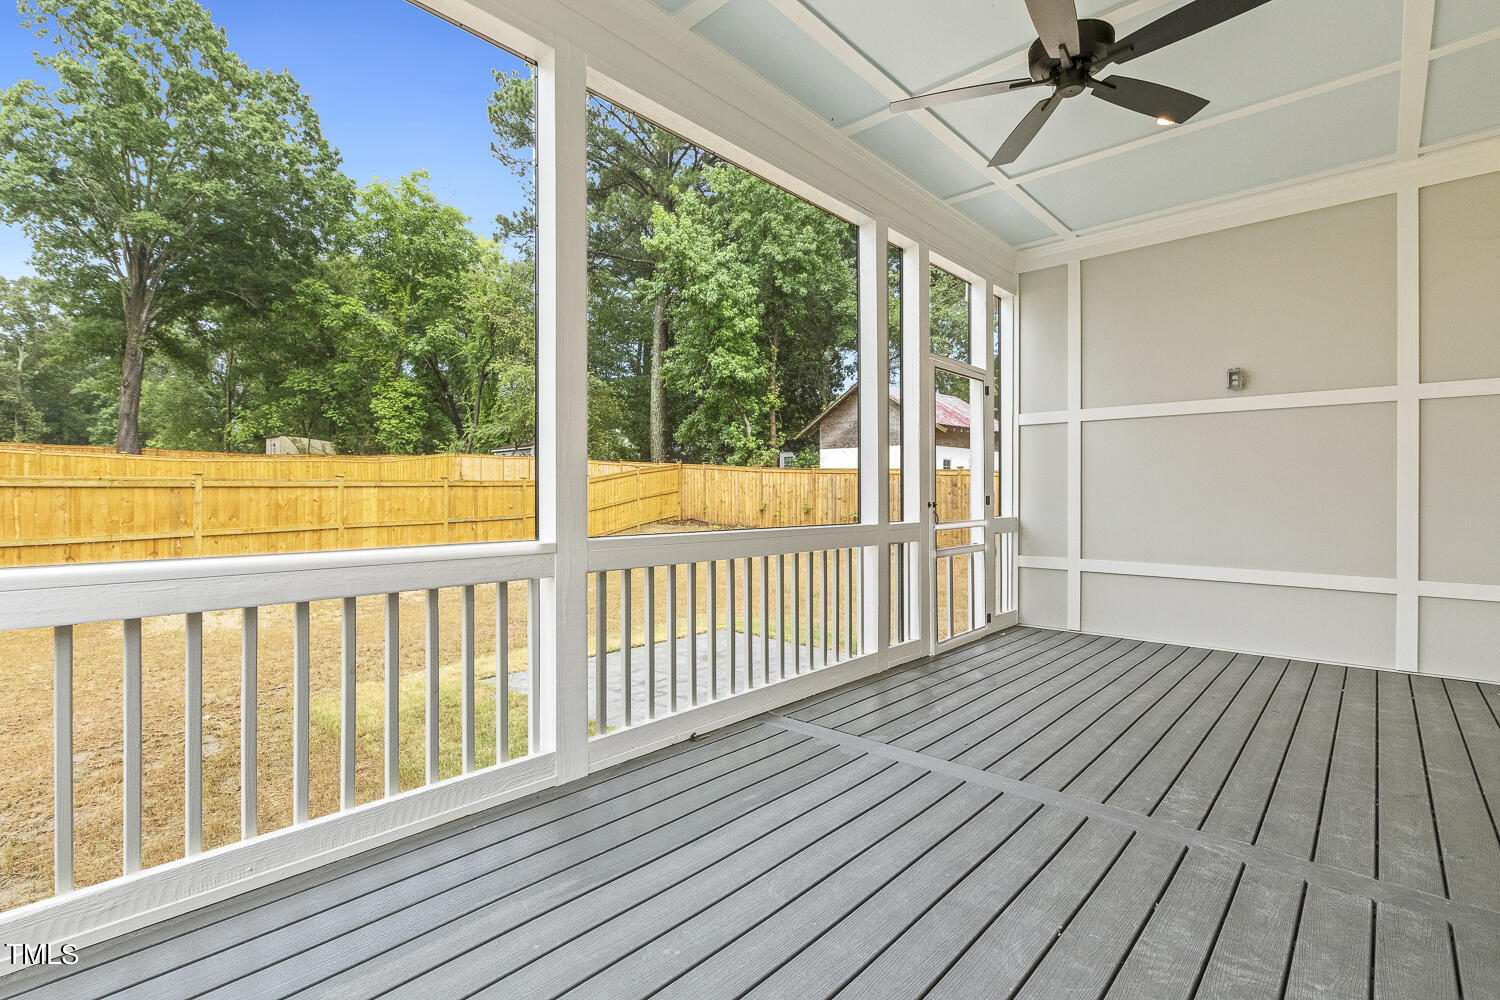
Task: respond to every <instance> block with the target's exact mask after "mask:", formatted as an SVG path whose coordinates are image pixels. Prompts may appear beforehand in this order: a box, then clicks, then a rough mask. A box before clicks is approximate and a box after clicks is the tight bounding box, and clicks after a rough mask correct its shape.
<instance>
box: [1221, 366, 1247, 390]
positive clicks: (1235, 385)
mask: <svg viewBox="0 0 1500 1000" xmlns="http://www.w3.org/2000/svg"><path fill="white" fill-rule="evenodd" d="M1248 381H1249V380H1248V379H1247V378H1246V377H1245V369H1243V368H1231V369H1229V370H1228V371H1227V372H1225V373H1224V388H1226V389H1233V390H1235V391H1238V390H1240V389H1243V388H1245V385H1246V383H1247V382H1248Z"/></svg>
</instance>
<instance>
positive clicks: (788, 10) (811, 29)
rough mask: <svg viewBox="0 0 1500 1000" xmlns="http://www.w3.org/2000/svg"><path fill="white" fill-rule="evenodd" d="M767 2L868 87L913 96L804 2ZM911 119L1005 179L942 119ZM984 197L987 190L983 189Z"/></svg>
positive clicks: (1030, 204) (1030, 208)
mask: <svg viewBox="0 0 1500 1000" xmlns="http://www.w3.org/2000/svg"><path fill="white" fill-rule="evenodd" d="M767 2H768V3H769V4H770V5H771V6H772V7H773V8H775V9H776V11H778V12H779V13H780V14H781V15H782V16H783V17H785V18H786V19H787V20H789V21H791V22H792V23H793V24H795V25H796V26H797V27H798V28H800V29H801V30H802V31H803V33H805V34H806V35H807V36H808V37H809V38H811V39H812V40H813V41H814V42H816V43H817V44H818V45H819V46H820V47H821V48H822V49H823V50H824V51H825V52H827V53H828V54H829V55H831V56H833V58H835V59H837V60H838V61H839V62H840V63H842V64H843V65H844V66H845V67H847V68H848V69H849V70H850V71H852V72H853V73H855V74H856V75H857V76H858V77H859V78H860V79H861V80H863V81H865V82H866V83H868V84H869V85H870V86H871V87H873V88H874V89H875V90H876V91H878V92H879V93H880V95H881V96H883V97H885V98H886V99H887V100H891V101H896V100H900V99H901V98H903V97H910V96H911V93H910V92H909V91H908V90H907V89H906V88H905V87H903V86H902V85H901V84H900V83H899V82H897V81H896V79H895V78H894V77H892V76H891V75H890V74H889V73H887V72H886V71H885V70H883V69H881V68H880V67H879V66H878V65H876V64H875V62H874V61H873V60H871V59H870V58H869V57H868V56H866V55H865V54H864V53H863V52H861V51H860V50H859V49H857V48H855V47H854V46H853V45H852V44H851V43H850V42H849V40H848V39H847V38H845V37H844V36H843V35H841V34H839V33H838V32H837V31H835V30H834V29H833V27H832V26H830V25H829V24H828V22H827V21H824V20H823V19H822V18H821V17H819V16H818V15H817V14H816V13H814V12H813V11H812V10H811V9H809V8H808V7H807V5H806V4H805V3H803V2H802V0H767ZM910 117H911V118H912V120H914V121H916V122H917V123H918V124H920V125H921V126H922V127H923V128H925V129H926V130H927V131H928V132H930V133H931V134H932V135H933V136H934V137H935V138H936V139H937V140H938V141H939V142H941V143H942V144H943V145H944V146H946V147H947V148H948V149H950V150H952V151H953V152H954V153H956V154H958V155H959V156H960V157H961V158H962V159H963V160H964V162H966V163H968V164H969V165H970V166H973V167H976V168H977V169H978V170H980V171H981V172H983V173H986V174H991V173H992V174H994V175H996V176H997V177H999V178H1001V179H1004V175H1003V174H1000V172H999V171H997V170H993V168H991V167H990V166H989V163H988V161H987V160H986V158H985V157H984V156H983V155H981V154H980V153H978V152H976V151H975V150H974V148H973V147H972V146H970V145H969V144H968V143H967V142H965V141H964V139H963V137H962V136H960V135H959V134H958V133H957V132H954V131H953V130H952V129H951V128H949V127H948V125H947V124H946V123H945V122H944V121H943V120H942V119H941V118H938V117H937V116H936V115H934V114H933V113H932V112H931V111H930V110H923V111H920V112H917V113H915V114H912V115H911V116H910ZM980 193H984V190H983V189H981V190H980ZM1006 193H1007V194H1009V195H1010V196H1011V197H1012V198H1013V199H1014V200H1015V201H1016V202H1018V203H1019V204H1020V205H1021V207H1023V208H1025V209H1026V211H1027V212H1029V213H1031V215H1032V216H1034V217H1035V218H1036V219H1037V220H1038V221H1039V222H1041V223H1042V224H1043V225H1044V226H1046V227H1047V228H1048V229H1050V230H1052V232H1053V233H1055V234H1056V235H1058V236H1066V235H1069V233H1070V230H1069V229H1068V227H1067V226H1065V225H1063V223H1062V220H1060V219H1058V218H1057V217H1056V216H1055V215H1053V214H1052V213H1051V212H1049V211H1047V209H1046V208H1044V207H1043V206H1042V205H1041V204H1040V203H1039V202H1037V201H1036V200H1035V199H1034V198H1032V197H1031V196H1030V195H1028V194H1027V193H1026V192H1024V191H1021V190H1017V189H1014V188H1007V189H1006Z"/></svg>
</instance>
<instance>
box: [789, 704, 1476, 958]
mask: <svg viewBox="0 0 1500 1000" xmlns="http://www.w3.org/2000/svg"><path fill="white" fill-rule="evenodd" d="M767 724H768V725H774V726H777V727H779V728H782V729H787V730H790V731H793V732H797V733H801V734H803V735H806V736H808V737H811V738H812V739H820V740H825V741H827V742H830V743H834V744H837V745H839V746H842V747H844V748H846V749H849V750H857V751H859V752H862V753H867V754H870V755H873V756H882V757H885V758H887V759H889V760H893V761H896V762H898V763H902V764H907V765H910V766H912V767H917V768H925V769H927V770H931V771H935V772H937V773H940V774H944V775H947V776H949V777H953V778H958V779H960V780H963V781H967V782H971V783H973V784H978V785H982V786H984V787H987V788H992V789H997V790H999V791H1001V792H1004V793H1007V794H1011V795H1016V796H1017V797H1019V798H1023V799H1026V800H1028V801H1031V802H1035V803H1037V804H1039V805H1042V806H1054V807H1056V808H1060V809H1065V810H1067V811H1069V812H1073V813H1081V814H1083V815H1085V816H1088V817H1092V818H1097V819H1101V820H1106V821H1109V822H1112V823H1115V824H1117V825H1120V826H1124V827H1126V828H1128V829H1131V830H1135V831H1137V832H1140V833H1144V834H1146V835H1148V836H1154V837H1157V838H1160V839H1163V840H1167V841H1170V842H1174V843H1177V844H1178V845H1180V846H1182V847H1187V848H1191V847H1196V848H1200V849H1202V850H1205V851H1208V852H1210V853H1212V854H1216V855H1218V856H1220V857H1223V858H1226V859H1228V860H1230V861H1235V862H1239V863H1242V864H1254V865H1257V866H1260V867H1264V868H1267V869H1270V870H1272V871H1275V872H1278V873H1280V874H1283V875H1287V876H1290V877H1292V878H1297V879H1301V880H1303V881H1305V882H1310V883H1314V884H1318V885H1322V886H1324V887H1326V888H1329V889H1332V890H1334V891H1335V892H1341V893H1344V894H1346V895H1350V896H1357V897H1361V898H1367V899H1369V900H1371V901H1372V902H1378V903H1383V904H1386V905H1389V906H1393V907H1396V908H1398V909H1403V910H1407V911H1411V912H1415V913H1417V914H1419V915H1422V916H1430V917H1434V918H1436V919H1440V920H1448V921H1450V922H1453V923H1460V924H1467V925H1472V926H1474V927H1476V928H1479V929H1485V930H1489V931H1491V932H1493V933H1496V934H1500V912H1497V911H1494V910H1490V909H1486V908H1485V907H1482V906H1477V905H1475V904H1472V903H1464V902H1460V901H1458V900H1451V899H1445V898H1443V897H1440V896H1436V895H1433V894H1432V893H1427V892H1422V891H1421V890H1418V889H1409V888H1406V887H1405V886H1398V885H1393V884H1391V883H1388V882H1383V881H1380V880H1378V879H1375V878H1371V877H1370V876H1368V875H1362V874H1360V873H1358V872H1351V871H1348V870H1346V869H1343V868H1337V867H1335V866H1333V865H1330V864H1328V863H1326V862H1317V861H1307V860H1304V859H1302V858H1297V857H1293V856H1292V855H1289V854H1282V853H1280V852H1278V851H1272V850H1269V849H1267V848H1263V847H1258V846H1256V845H1254V844H1247V843H1245V842H1243V841H1239V840H1234V839H1231V838H1226V837H1219V836H1216V835H1213V834H1209V833H1205V832H1204V831H1202V830H1195V829H1191V828H1189V827H1186V826H1182V825H1180V824H1177V823H1172V822H1169V821H1167V820H1162V819H1157V818H1155V817H1151V816H1145V815H1142V814H1140V813H1135V812H1131V811H1130V810H1127V809H1123V808H1121V807H1119V806H1113V805H1109V804H1107V803H1101V802H1094V801H1091V800H1089V799H1085V798H1082V797H1080V796H1077V795H1074V794H1072V793H1069V792H1063V791H1058V790H1056V789H1053V788H1047V787H1046V786H1043V785H1038V784H1034V783H1032V782H1029V781H1025V780H1022V779H1019V778H1012V777H1009V776H1007V775H1002V774H995V773H993V772H990V771H981V770H978V769H976V768H972V767H968V766H967V765H964V764H955V763H954V762H952V761H947V760H943V759H941V758H938V757H929V756H927V755H925V754H920V753H917V752H916V751H912V750H906V749H903V748H900V747H892V746H889V745H887V744H883V743H878V742H876V741H874V740H868V739H865V738H864V737H861V736H854V735H851V734H849V733H843V732H839V731H837V730H833V729H825V728H823V727H821V726H816V725H813V724H811V723H807V722H802V721H801V720H798V719H790V718H786V717H785V716H780V715H772V716H770V717H769V718H768V719H767Z"/></svg>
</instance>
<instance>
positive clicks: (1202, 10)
mask: <svg viewBox="0 0 1500 1000" xmlns="http://www.w3.org/2000/svg"><path fill="white" fill-rule="evenodd" d="M1269 2H1270V0H1193V2H1192V3H1190V4H1187V5H1185V6H1182V7H1178V8H1177V9H1176V10H1174V11H1172V12H1171V13H1170V14H1163V15H1162V16H1161V17H1159V18H1157V19H1156V20H1155V21H1152V22H1151V23H1150V24H1148V25H1146V26H1145V27H1144V28H1141V29H1139V30H1137V31H1132V32H1131V33H1130V34H1128V35H1126V36H1125V37H1124V38H1122V39H1120V40H1119V41H1118V42H1116V43H1115V44H1114V45H1112V46H1110V49H1109V54H1108V55H1106V56H1105V58H1104V62H1117V63H1124V62H1129V61H1130V60H1132V59H1135V58H1137V57H1138V56H1143V55H1145V54H1146V53H1147V52H1155V51H1156V50H1157V49H1160V48H1163V47H1165V46H1168V45H1171V44H1172V43H1173V42H1180V41H1182V40H1183V39H1184V38H1189V37H1191V36H1193V35H1196V34H1197V33H1198V32H1200V31H1206V30H1207V29H1209V28H1212V27H1214V26H1215V25H1218V24H1223V23H1224V22H1225V21H1228V20H1230V19H1231V18H1235V17H1239V16H1240V15H1241V14H1243V13H1245V12H1246V11H1251V10H1254V9H1255V8H1256V7H1259V6H1261V5H1263V4H1266V3H1269ZM1103 64H1104V63H1103V62H1101V63H1099V64H1098V65H1099V66H1102V65H1103ZM1096 68H1097V66H1096Z"/></svg>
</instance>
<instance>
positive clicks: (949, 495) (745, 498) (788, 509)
mask: <svg viewBox="0 0 1500 1000" xmlns="http://www.w3.org/2000/svg"><path fill="white" fill-rule="evenodd" d="M890 476H891V485H890V496H891V499H890V507H891V509H890V517H891V519H892V520H899V519H900V518H901V473H900V472H899V471H892V472H891V473H890ZM996 483H997V488H998V483H999V478H998V476H997V477H996ZM934 499H936V500H937V512H938V517H939V519H940V520H943V521H960V520H966V519H967V518H968V516H969V514H968V511H969V471H968V470H967V469H942V470H939V471H938V473H937V483H936V491H935V493H934ZM679 506H680V509H681V511H682V515H681V516H682V517H685V518H691V519H693V520H695V521H706V522H708V523H709V524H722V525H728V526H733V527H745V528H790V527H800V526H804V525H815V524H852V523H854V522H855V521H858V520H859V472H858V471H857V470H855V469H774V468H766V469H746V468H740V467H738V466H729V465H685V466H683V467H682V500H681V503H680V505H679Z"/></svg>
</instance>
